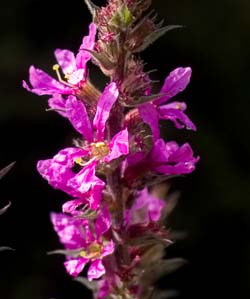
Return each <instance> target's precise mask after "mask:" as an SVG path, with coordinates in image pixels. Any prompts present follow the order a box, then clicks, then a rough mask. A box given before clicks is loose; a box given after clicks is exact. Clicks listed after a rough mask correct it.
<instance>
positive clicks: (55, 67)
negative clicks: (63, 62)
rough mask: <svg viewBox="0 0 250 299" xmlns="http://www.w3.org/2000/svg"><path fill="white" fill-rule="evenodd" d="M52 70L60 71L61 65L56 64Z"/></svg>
mask: <svg viewBox="0 0 250 299" xmlns="http://www.w3.org/2000/svg"><path fill="white" fill-rule="evenodd" d="M52 69H53V71H58V70H59V69H60V66H59V64H54V65H53V67H52Z"/></svg>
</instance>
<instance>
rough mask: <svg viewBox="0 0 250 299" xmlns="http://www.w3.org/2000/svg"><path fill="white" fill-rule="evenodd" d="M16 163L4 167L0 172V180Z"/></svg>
mask: <svg viewBox="0 0 250 299" xmlns="http://www.w3.org/2000/svg"><path fill="white" fill-rule="evenodd" d="M15 163H16V162H15V161H14V162H12V163H10V164H9V165H7V166H6V167H4V168H3V169H1V170H0V179H1V178H2V177H3V176H5V175H6V174H7V173H8V172H9V171H10V170H11V168H12V167H13V166H14V164H15Z"/></svg>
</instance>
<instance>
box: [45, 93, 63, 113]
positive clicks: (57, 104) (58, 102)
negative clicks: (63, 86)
mask: <svg viewBox="0 0 250 299" xmlns="http://www.w3.org/2000/svg"><path fill="white" fill-rule="evenodd" d="M48 104H49V107H50V108H51V109H52V110H55V111H56V112H57V113H59V114H60V115H61V116H63V117H67V114H66V106H65V105H66V100H65V99H64V98H63V97H62V96H61V95H60V94H54V95H53V97H52V98H50V99H49V100H48Z"/></svg>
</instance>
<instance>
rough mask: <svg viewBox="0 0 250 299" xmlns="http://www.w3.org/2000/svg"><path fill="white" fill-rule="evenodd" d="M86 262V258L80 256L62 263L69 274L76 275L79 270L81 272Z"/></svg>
mask: <svg viewBox="0 0 250 299" xmlns="http://www.w3.org/2000/svg"><path fill="white" fill-rule="evenodd" d="M88 262H89V260H88V259H86V258H84V257H82V258H80V259H74V260H69V261H67V262H65V263H64V266H65V268H66V270H67V272H68V273H69V274H70V275H72V276H77V275H78V274H79V273H80V272H82V270H83V268H84V266H85V265H86V264H87V263H88Z"/></svg>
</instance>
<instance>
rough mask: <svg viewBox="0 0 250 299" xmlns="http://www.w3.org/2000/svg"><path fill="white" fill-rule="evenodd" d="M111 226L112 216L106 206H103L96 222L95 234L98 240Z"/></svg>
mask: <svg viewBox="0 0 250 299" xmlns="http://www.w3.org/2000/svg"><path fill="white" fill-rule="evenodd" d="M110 226H111V216H110V213H109V210H108V209H107V207H106V206H104V205H103V206H102V208H101V210H100V213H99V214H98V216H97V218H96V221H95V232H96V235H97V238H99V237H100V236H101V235H103V234H104V233H106V231H108V230H109V228H110Z"/></svg>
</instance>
